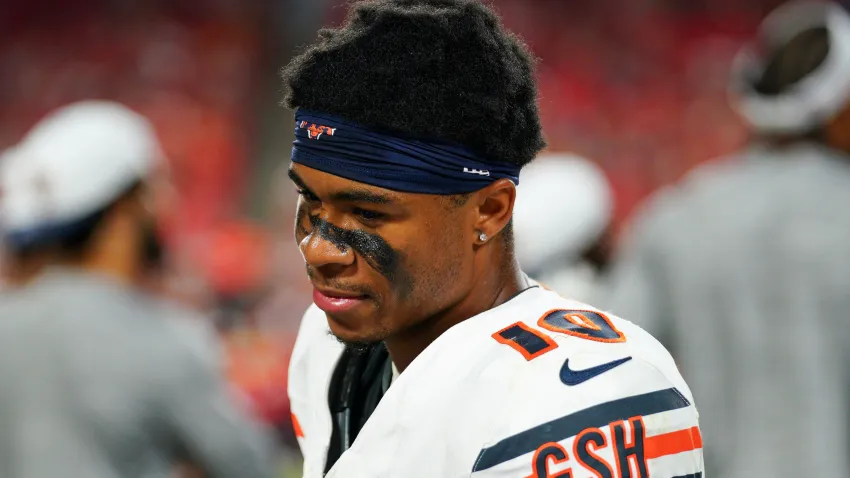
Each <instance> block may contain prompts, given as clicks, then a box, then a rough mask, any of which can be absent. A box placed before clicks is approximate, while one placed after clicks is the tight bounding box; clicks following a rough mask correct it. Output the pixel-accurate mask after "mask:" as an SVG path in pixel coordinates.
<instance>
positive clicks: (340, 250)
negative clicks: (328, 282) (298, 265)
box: [298, 227, 354, 275]
mask: <svg viewBox="0 0 850 478" xmlns="http://www.w3.org/2000/svg"><path fill="white" fill-rule="evenodd" d="M298 248H299V249H300V250H301V255H302V256H303V257H304V262H306V263H307V265H309V266H310V267H313V268H315V269H322V271H323V272H324V273H325V274H327V275H333V274H334V273H337V272H339V271H337V270H334V269H339V270H341V269H344V268H345V267H348V266H350V265H352V264H354V252H353V251H352V250H351V248H350V247H348V246H345V245H342V244H337V243H336V242H335V241H331V240H330V239H328V238H327V237H324V235H323V234H322V228H321V227H314V228H313V230H312V231H310V233H309V234H307V235H306V236H304V238H303V239H301V243H300V244H298Z"/></svg>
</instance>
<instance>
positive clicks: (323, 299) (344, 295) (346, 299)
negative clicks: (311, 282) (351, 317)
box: [313, 287, 366, 314]
mask: <svg viewBox="0 0 850 478" xmlns="http://www.w3.org/2000/svg"><path fill="white" fill-rule="evenodd" d="M364 300H366V296H365V295H357V294H352V293H350V292H339V291H333V290H319V289H318V288H315V287H314V288H313V302H314V303H315V304H316V307H318V308H320V309H322V310H323V311H325V312H328V313H332V314H333V313H341V312H346V311H349V310H351V309H353V308H354V307H357V306H358V305H360V304H362V303H363V301H364Z"/></svg>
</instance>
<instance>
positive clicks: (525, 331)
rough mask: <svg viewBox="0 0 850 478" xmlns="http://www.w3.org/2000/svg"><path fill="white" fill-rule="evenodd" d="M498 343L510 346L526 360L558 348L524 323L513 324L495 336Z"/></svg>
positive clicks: (550, 340)
mask: <svg viewBox="0 0 850 478" xmlns="http://www.w3.org/2000/svg"><path fill="white" fill-rule="evenodd" d="M493 338H494V339H496V340H497V341H498V342H501V343H503V344H506V345H510V346H511V347H513V348H514V349H515V350H516V351H518V352H519V353H521V354H522V355H523V356H524V357H525V358H526V360H531V359H534V358H537V357H539V356H541V355H543V354H545V353H546V352H548V351H550V350H552V349H555V348H557V347H558V344H556V343H555V341H554V340H552V339H551V338H549V337H547V336H546V335H544V334H543V333H542V332H537V331H535V330H534V329H532V328H530V327H528V326H527V325H525V324H523V323H522V322H517V323H515V324H511V325H509V326H507V327H505V328H504V329H502V330H500V331H498V332H496V333H495V334H493Z"/></svg>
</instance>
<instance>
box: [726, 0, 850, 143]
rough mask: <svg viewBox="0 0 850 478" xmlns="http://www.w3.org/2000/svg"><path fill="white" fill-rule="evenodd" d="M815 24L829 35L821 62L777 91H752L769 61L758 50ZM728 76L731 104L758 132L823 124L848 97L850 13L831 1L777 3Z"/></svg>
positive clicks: (769, 48) (771, 47) (794, 130)
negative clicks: (774, 92) (809, 71)
mask: <svg viewBox="0 0 850 478" xmlns="http://www.w3.org/2000/svg"><path fill="white" fill-rule="evenodd" d="M816 27H825V28H826V29H827V31H828V34H829V51H828V53H827V57H826V59H825V60H824V61H823V63H822V64H820V65H819V66H818V67H817V68H816V69H815V70H814V71H812V72H811V73H809V74H808V75H807V76H805V77H804V78H803V79H802V80H800V81H798V82H797V83H796V84H794V85H793V86H791V87H790V88H788V90H787V91H785V92H783V93H781V94H779V95H770V96H765V95H761V94H759V93H758V92H757V91H755V90H754V89H753V87H752V80H753V79H754V78H758V77H760V76H761V75H762V74H763V73H764V70H765V68H767V64H766V62H767V61H768V60H769V59H768V58H764V56H763V54H762V53H761V50H766V51H772V50H775V49H777V48H780V47H782V46H784V45H785V44H787V43H788V42H789V41H791V40H792V39H793V38H794V37H795V36H797V35H799V34H800V33H802V32H804V31H806V30H808V29H811V28H816ZM759 45H763V47H766V48H762V47H760V46H759ZM730 80H731V81H730V92H731V93H732V96H733V102H732V103H733V107H734V108H735V109H736V110H737V111H738V113H739V114H740V115H741V117H743V119H744V120H745V121H747V122H748V123H749V124H750V126H751V127H753V128H754V129H755V130H757V131H760V132H763V133H782V134H789V133H801V132H806V131H808V130H811V129H813V128H815V127H818V126H822V125H824V124H825V123H826V122H828V121H829V120H830V119H832V117H834V116H835V114H837V113H838V112H840V111H841V110H842V109H843V108H844V107H845V106H846V105H847V101H848V99H850V15H848V14H847V11H846V10H844V7H842V6H841V5H838V4H836V3H832V2H816V1H809V0H803V1H796V2H790V3H786V4H784V5H782V6H780V7H779V8H777V9H776V10H774V11H773V12H771V13H770V14H769V15H768V16H767V18H765V19H764V21H763V22H762V24H761V26H760V28H759V31H758V40H757V41H756V44H755V45H745V46H744V47H743V48H742V49H741V51H740V52H739V53H738V55H737V56H736V57H735V60H734V61H733V64H732V75H731V78H730Z"/></svg>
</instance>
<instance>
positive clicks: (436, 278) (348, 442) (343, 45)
mask: <svg viewBox="0 0 850 478" xmlns="http://www.w3.org/2000/svg"><path fill="white" fill-rule="evenodd" d="M283 78H284V82H285V88H286V92H287V95H286V102H287V105H288V106H289V107H291V108H294V109H295V108H297V110H296V112H295V130H296V131H295V135H296V138H295V142H294V145H293V150H292V157H291V158H292V163H291V165H290V169H289V177H290V179H291V180H292V182H293V183H294V184H295V186H296V189H297V190H298V192H299V194H300V198H299V200H298V206H297V209H296V211H297V213H296V222H295V237H296V241H297V243H298V246H299V249H300V251H301V254H302V255H303V258H304V263H305V266H306V272H307V276H308V277H309V278H310V280H311V282H312V285H313V287H314V290H313V300H314V305H313V306H311V307H310V308H309V309H308V311H307V312H306V314H305V315H304V319H303V321H302V324H301V329H300V331H299V335H298V340H297V342H296V344H295V348H294V350H293V353H292V361H291V365H290V370H289V394H290V400H291V406H292V411H293V412H294V417H293V424H294V425H295V427H296V433H297V435H298V442H299V445H300V446H301V450H302V452H303V454H304V457H305V466H304V476H305V477H308V478H313V477H322V476H327V477H329V478H330V477H337V478H353V477H361V478H389V477H401V476H405V477H407V476H413V477H422V478H425V477H427V478H432V477H433V478H437V477H441V478H442V477H459V476H470V475H471V476H475V477H481V478H484V477H509V476H510V477H523V476H537V477H541V478H542V477H544V476H556V475H561V476H564V475H569V474H571V473H575V476H579V474H582V473H583V474H582V476H584V475H585V474H588V473H591V472H593V473H595V474H597V475H599V476H605V475H606V474H607V475H608V476H611V475H612V473H613V472H612V469H613V467H616V468H617V469H619V470H624V469H630V468H631V467H632V466H634V469H635V471H634V474H632V473H631V472H629V471H626V472H624V473H619V474H620V475H622V476H637V475H638V474H640V476H648V475H649V473H652V474H653V476H656V475H658V476H667V477H672V476H681V475H689V474H690V475H691V476H693V474H694V473H697V474H699V473H701V472H702V471H703V470H702V449H701V444H700V441H699V428H698V423H697V413H696V409H695V406H694V405H693V401H692V400H690V397H689V395H690V392H689V390H688V387H687V385H686V384H685V383H684V381H683V380H682V379H681V377H680V376H679V375H678V372H677V371H676V367H675V364H674V362H673V360H672V357H670V355H669V354H668V353H667V352H666V351H665V350H664V349H663V347H661V345H660V344H659V343H658V342H657V341H656V340H654V339H653V338H652V337H650V336H649V335H648V334H646V333H645V332H644V331H642V330H640V329H638V328H637V327H635V326H633V325H632V324H630V323H628V322H627V321H625V320H621V319H619V318H616V317H609V316H607V315H605V314H604V313H602V312H601V311H598V310H597V309H594V308H593V307H592V306H590V305H586V304H584V303H581V302H577V301H575V300H570V299H566V298H563V297H561V296H559V295H558V294H556V293H554V292H552V291H548V290H545V289H543V288H541V287H539V286H538V285H537V284H536V283H534V282H533V281H531V280H529V279H528V277H527V276H526V275H525V274H524V273H523V272H522V270H521V269H520V266H519V264H518V262H517V260H516V255H515V251H514V244H515V241H514V237H513V228H512V225H511V217H512V213H513V207H514V202H515V199H516V194H517V193H516V185H517V184H518V183H519V182H520V181H519V180H520V171H521V169H523V167H524V166H526V165H527V164H528V163H530V162H531V161H532V160H533V159H534V158H535V157H536V156H537V153H538V152H539V151H540V150H541V149H542V148H543V146H544V141H543V138H542V131H541V127H540V122H539V117H538V110H537V103H536V100H537V94H536V84H535V80H534V67H533V63H532V61H531V58H530V55H529V53H528V50H527V49H526V47H525V46H524V45H523V44H522V43H521V41H519V39H518V38H517V37H516V36H514V35H513V34H512V33H510V32H509V31H508V30H506V29H505V28H504V27H503V26H502V25H501V21H500V19H499V18H498V17H497V16H496V15H495V14H494V13H493V12H492V11H491V10H490V9H489V8H488V7H487V6H485V5H484V4H483V3H482V2H478V1H473V0H373V1H362V2H358V3H355V4H353V5H352V7H351V9H350V10H349V15H348V18H347V21H346V22H345V23H344V24H343V25H342V26H340V27H338V28H334V29H325V30H322V31H321V32H320V33H319V38H318V40H316V41H315V42H314V43H313V44H312V45H311V46H310V47H308V48H307V49H306V50H305V51H304V52H303V53H302V54H301V55H299V56H297V57H295V58H294V59H293V60H292V61H291V62H290V63H289V64H288V66H287V67H286V68H284V70H283ZM624 420H625V421H628V422H629V423H628V425H626V424H625V423H624ZM626 426H628V432H627V431H626V430H627V429H626ZM670 442H673V446H667V445H666V444H668V443H670ZM565 447H569V449H570V452H569V455H567V451H566V448H565ZM673 455H675V456H673ZM550 470H551V472H550ZM570 470H573V471H570Z"/></svg>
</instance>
